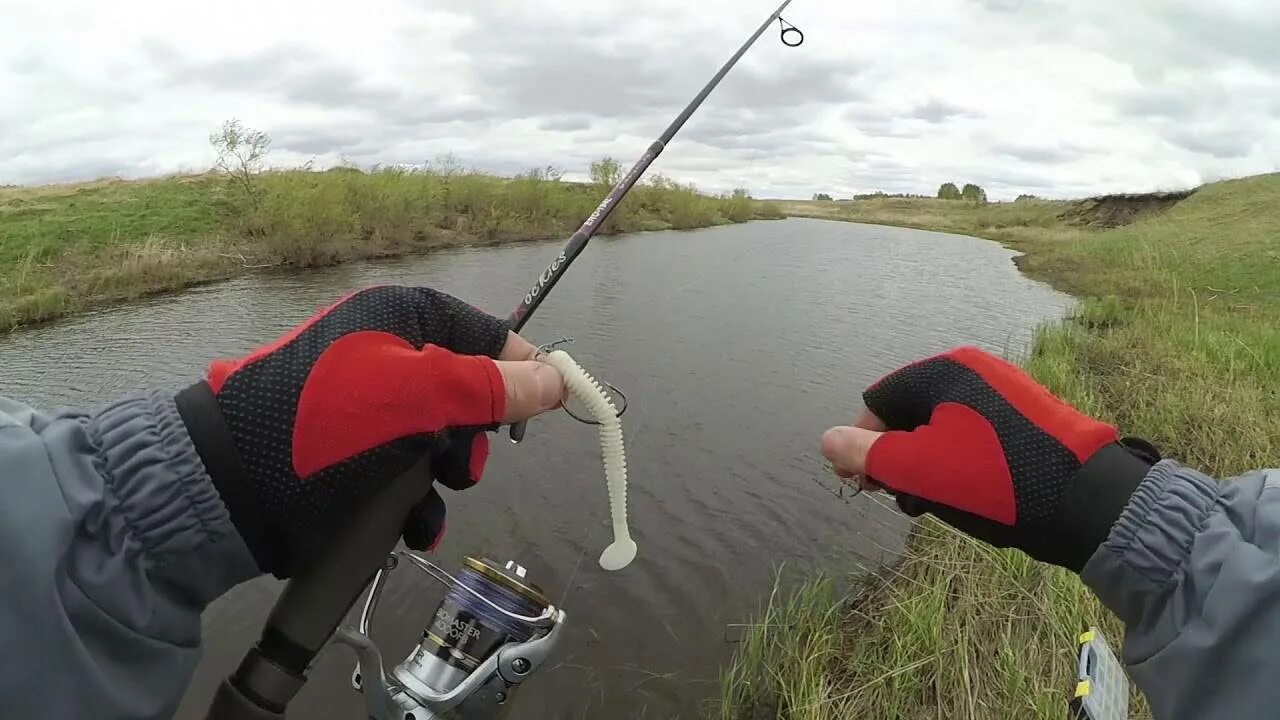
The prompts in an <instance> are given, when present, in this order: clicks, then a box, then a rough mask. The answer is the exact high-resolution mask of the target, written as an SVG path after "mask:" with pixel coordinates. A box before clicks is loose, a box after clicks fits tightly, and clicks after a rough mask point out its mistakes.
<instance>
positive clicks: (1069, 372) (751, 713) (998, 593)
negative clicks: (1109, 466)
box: [720, 175, 1280, 720]
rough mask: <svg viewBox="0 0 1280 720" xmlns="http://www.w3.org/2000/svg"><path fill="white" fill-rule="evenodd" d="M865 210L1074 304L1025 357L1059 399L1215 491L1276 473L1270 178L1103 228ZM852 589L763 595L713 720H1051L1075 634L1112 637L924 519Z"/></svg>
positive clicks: (1020, 559) (910, 204) (999, 214)
mask: <svg viewBox="0 0 1280 720" xmlns="http://www.w3.org/2000/svg"><path fill="white" fill-rule="evenodd" d="M875 202H878V203H881V204H880V205H879V206H877V207H874V208H867V209H864V210H859V211H854V210H849V209H847V208H844V209H841V210H840V212H841V213H842V214H844V215H845V216H846V217H843V218H841V219H851V218H850V217H849V216H857V217H866V216H868V215H870V216H874V218H875V221H876V222H883V223H887V224H895V225H907V226H915V227H926V228H930V229H940V230H951V231H959V232H965V233H968V234H974V235H981V236H985V237H991V238H993V239H997V240H1001V241H1003V242H1005V243H1007V244H1009V245H1010V246H1011V247H1014V248H1016V249H1018V250H1021V251H1023V252H1025V253H1026V255H1025V256H1024V257H1023V258H1020V261H1021V262H1020V265H1021V267H1022V268H1023V269H1024V271H1026V272H1027V273H1029V274H1030V275H1031V276H1032V277H1036V278H1040V279H1045V280H1048V281H1050V282H1052V283H1053V284H1054V285H1056V286H1057V287H1060V288H1062V289H1065V290H1068V291H1071V292H1073V293H1075V294H1077V295H1078V296H1079V297H1080V298H1081V302H1080V305H1079V307H1078V308H1077V311H1076V313H1075V315H1074V317H1072V318H1071V319H1069V320H1068V321H1066V322H1064V323H1062V324H1058V325H1054V326H1051V327H1045V328H1042V329H1040V331H1039V332H1038V333H1037V335H1036V339H1035V342H1034V343H1033V346H1032V348H1031V350H1030V352H1029V353H1027V355H1026V357H1023V358H1020V360H1021V362H1022V363H1023V364H1024V366H1025V367H1026V368H1027V370H1028V371H1029V372H1030V373H1031V374H1032V375H1033V376H1034V377H1036V378H1037V379H1038V380H1040V381H1041V382H1043V383H1044V384H1045V385H1046V386H1048V387H1049V388H1050V389H1051V390H1052V391H1053V392H1055V393H1056V394H1058V395H1059V396H1061V397H1063V398H1064V399H1066V400H1067V401H1069V402H1071V403H1073V404H1075V405H1076V406H1078V407H1080V408H1081V409H1083V410H1084V411H1086V412H1088V413H1091V414H1094V415H1096V416H1098V417H1101V418H1104V419H1106V420H1108V421H1110V422H1114V423H1116V424H1117V425H1118V426H1119V427H1120V429H1121V432H1123V433H1126V434H1133V435H1139V436H1142V437H1146V438H1148V439H1151V440H1153V441H1154V442H1156V443H1157V444H1158V445H1160V446H1161V447H1162V449H1163V450H1164V452H1165V454H1166V455H1167V456H1170V457H1174V458H1177V459H1179V460H1182V461H1183V462H1186V463H1188V464H1191V465H1193V466H1195V467H1197V468H1200V469H1202V470H1204V471H1206V472H1209V473H1213V474H1215V475H1217V476H1220V477H1222V476H1226V475H1229V474H1231V473H1238V472H1242V471H1245V470H1249V469H1252V468H1257V467H1265V466H1270V465H1274V464H1275V460H1276V457H1277V456H1278V455H1280V421H1278V418H1280V324H1277V323H1275V322H1274V318H1275V317H1280V262H1277V259H1278V257H1277V253H1278V252H1280V175H1266V176H1258V177H1251V178H1245V179H1241V180H1233V181H1227V182H1221V183H1214V184H1211V185H1206V186H1204V187H1203V188H1201V189H1199V190H1198V191H1197V192H1196V193H1195V194H1193V195H1192V196H1191V197H1189V198H1188V199H1186V200H1183V201H1182V202H1180V203H1178V204H1176V205H1175V206H1173V207H1172V208H1171V209H1169V210H1167V211H1165V212H1163V213H1159V214H1153V215H1149V216H1147V217H1145V218H1144V219H1141V220H1139V221H1137V222H1135V223H1133V224H1131V225H1128V226H1125V227H1121V228H1117V229H1114V230H1099V229H1096V228H1093V227H1090V226H1089V225H1088V224H1087V223H1085V224H1083V225H1066V224H1065V223H1066V219H1065V218H1064V214H1065V213H1066V211H1067V210H1069V209H1071V206H1070V205H1069V204H1063V203H1039V202H1032V203H1026V205H1027V207H1021V208H1019V207H1015V206H1016V205H1023V204H1024V203H1003V204H998V205H991V206H986V207H981V206H973V205H968V206H966V205H964V204H962V203H940V202H938V201H903V200H896V201H883V200H882V201H875ZM853 204H855V205H856V203H853ZM835 205H837V206H839V205H843V204H842V203H837V204H835ZM947 206H951V207H950V208H948V207H947ZM784 210H787V211H789V212H796V208H795V207H791V208H789V209H788V208H784ZM808 214H812V213H808ZM1066 217H1071V216H1070V215H1069V214H1066ZM1055 218H1056V220H1054V219H1055ZM1072 221H1073V222H1078V221H1079V218H1074V219H1073V220H1072ZM841 579H842V578H841ZM855 582H857V583H859V584H858V587H856V588H855V590H854V591H852V592H851V593H850V594H848V595H847V596H838V595H837V593H836V591H835V589H834V588H835V587H836V586H837V583H834V582H832V581H831V580H829V579H822V578H819V579H815V580H813V581H811V582H809V583H808V584H805V585H803V586H801V587H799V588H798V589H796V590H794V591H791V592H788V593H776V594H775V595H774V596H773V597H772V598H770V602H769V604H768V605H767V607H766V609H765V610H764V611H763V613H762V616H761V618H760V619H758V620H757V621H755V623H754V624H753V627H752V631H751V632H750V633H748V636H747V638H746V639H745V640H744V642H743V643H742V645H741V646H740V648H739V652H738V653H737V655H736V657H735V660H734V662H733V664H732V665H731V666H730V667H729V668H728V669H726V671H725V673H724V682H723V683H722V694H721V695H722V696H721V705H720V713H721V717H722V718H725V719H726V720H727V719H729V718H763V717H769V718H773V717H777V718H797V719H799V718H804V719H805V720H817V719H824V720H825V719H832V720H834V719H836V718H840V719H842V720H843V719H852V718H877V719H880V718H885V719H892V718H925V717H929V718H932V717H948V718H950V717H963V718H970V717H972V718H1005V717H1010V718H1013V717H1016V718H1044V719H1045V720H1051V719H1052V720H1059V719H1060V718H1062V717H1064V716H1065V702H1066V698H1067V695H1068V691H1069V689H1070V688H1071V687H1072V682H1071V675H1072V671H1073V669H1074V658H1073V645H1074V637H1075V635H1076V634H1077V633H1078V632H1079V631H1080V630H1081V629H1082V628H1084V627H1085V626H1087V625H1089V624H1101V625H1102V626H1103V627H1104V629H1106V630H1107V631H1108V635H1109V636H1110V637H1111V638H1112V640H1113V641H1114V642H1116V643H1118V642H1119V641H1120V639H1121V637H1122V632H1121V629H1120V628H1119V627H1117V625H1116V622H1115V620H1114V618H1112V617H1111V616H1110V615H1109V613H1107V612H1106V611H1105V610H1104V609H1103V608H1101V607H1100V606H1099V604H1098V603H1097V601H1096V600H1095V599H1094V598H1093V596H1092V595H1091V594H1090V593H1089V592H1088V590H1087V589H1086V588H1085V587H1084V586H1083V585H1082V584H1081V583H1080V582H1079V580H1078V579H1077V578H1076V577H1075V576H1073V575H1071V574H1069V573H1067V572H1065V571H1062V570H1059V569H1056V568H1051V567H1048V566H1041V565H1039V564H1036V563H1033V562H1031V561H1030V560H1028V559H1027V558H1026V557H1025V556H1023V555H1022V554H1020V553H1018V552H1015V551H1000V550H995V549H992V548H989V547H985V546H983V545H981V544H979V543H977V542H974V541H971V540H969V539H968V538H966V537H964V536H963V535H960V534H958V533H956V532H954V531H952V530H950V529H949V528H947V527H946V526H943V525H942V524H940V523H937V522H935V521H931V520H925V521H922V522H919V523H917V525H916V528H915V530H914V532H913V535H912V537H911V538H910V541H909V543H908V549H907V551H906V553H905V554H904V556H903V558H902V560H901V561H900V562H899V563H897V564H896V565H895V566H894V567H891V568H887V569H885V570H883V571H882V572H880V573H879V574H876V575H874V576H871V577H869V578H867V577H864V578H859V579H856V580H855ZM1135 699H1136V700H1137V701H1138V702H1136V703H1135V704H1134V705H1133V713H1132V714H1133V716H1134V717H1145V716H1146V708H1145V704H1144V703H1142V701H1141V698H1140V697H1138V698H1135Z"/></svg>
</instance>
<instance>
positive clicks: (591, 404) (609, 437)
mask: <svg viewBox="0 0 1280 720" xmlns="http://www.w3.org/2000/svg"><path fill="white" fill-rule="evenodd" d="M547 363H548V364H549V365H551V367H554V368H555V369H556V370H557V371H559V373H560V377H562V378H564V384H565V387H567V388H568V389H569V392H570V393H572V394H573V396H574V397H575V398H577V399H578V400H579V401H581V402H582V404H583V405H586V406H587V409H588V410H590V411H591V416H592V417H593V418H594V419H595V421H596V422H598V423H600V452H601V454H602V455H603V456H604V481H605V485H606V486H607V487H608V489H609V513H610V515H612V517H613V543H612V544H610V545H609V547H607V548H605V549H604V552H603V553H601V554H600V567H602V568H604V569H605V570H621V569H622V568H624V567H626V566H627V565H630V564H631V561H632V560H634V559H635V557H636V542H635V540H632V539H631V531H630V530H629V529H628V528H627V454H626V450H625V449H624V448H623V446H622V420H621V419H619V418H618V409H617V407H616V406H615V405H614V404H613V401H612V400H610V399H609V396H608V395H606V394H605V392H604V389H603V388H601V387H600V383H599V382H598V381H597V380H596V379H595V378H593V377H591V375H589V374H588V373H587V371H586V370H583V369H582V366H581V365H579V364H578V363H576V362H574V360H573V358H571V357H569V353H567V352H565V351H563V350H553V351H551V353H550V354H549V355H547Z"/></svg>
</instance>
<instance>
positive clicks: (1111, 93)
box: [0, 0, 1280, 198]
mask: <svg viewBox="0 0 1280 720" xmlns="http://www.w3.org/2000/svg"><path fill="white" fill-rule="evenodd" d="M774 3H775V0H697V2H692V1H691V0H626V1H623V0H591V1H588V0H344V1H343V2H329V1H328V0H326V1H324V2H316V1H311V2H302V1H301V0H297V1H293V2H283V1H281V0H249V1H244V2H242V1H240V0H220V1H219V2H213V3H185V2H173V1H172V0H145V1H144V0H120V1H119V2H111V3H108V2H101V0H92V1H86V0H52V1H50V2H44V3H37V2H30V0H0V18H2V19H3V20H2V21H0V184H6V183H16V184H25V183H42V182H55V181H59V182H60V181H71V180H79V179H91V178H94V177H100V176H105V175H121V176H126V177H134V176H144V175H154V174H160V173H167V172H173V171H186V170H198V169H203V168H205V167H207V166H208V165H209V164H210V162H211V161H212V158H213V155H212V152H211V150H210V149H209V146H208V142H207V136H208V134H209V132H210V131H211V130H213V129H215V128H216V127H217V126H218V125H219V124H220V123H221V122H222V121H223V120H224V119H227V118H231V117H237V118H240V119H241V120H242V121H243V122H244V123H245V124H247V125H249V126H251V127H254V128H258V129H262V130H265V131H266V132H267V133H268V134H269V135H270V136H271V137H272V139H273V150H272V154H271V161H272V162H273V163H274V164H279V165H289V164H298V163H303V162H306V161H309V160H310V161H313V162H314V163H315V164H316V165H317V166H325V165H330V164H334V163H337V162H339V161H340V160H342V159H344V158H345V159H346V160H348V161H350V162H355V163H357V164H360V165H363V166H367V165H372V164H374V163H421V162H424V161H429V160H432V159H435V158H439V157H440V156H442V155H445V154H452V155H453V156H454V157H455V158H456V159H457V160H458V161H459V162H461V163H463V164H466V165H469V166H474V167H478V168H481V169H485V170H490V171H494V172H499V173H512V172H518V171H520V170H522V169H526V168H530V167H535V166H545V165H554V166H557V167H560V168H563V169H565V170H566V171H568V176H569V177H571V178H572V177H576V176H581V175H582V174H583V173H584V172H585V170H586V167H587V164H588V163H589V162H590V161H591V160H592V159H594V158H597V157H600V156H602V155H606V154H611V155H613V156H615V157H618V158H619V159H621V160H622V161H623V162H624V163H626V164H629V163H630V162H631V161H632V160H633V159H634V158H635V157H636V156H638V155H639V154H640V153H641V152H642V151H643V149H644V148H645V146H646V145H647V144H648V143H649V142H650V141H651V140H652V139H653V138H654V137H656V136H657V134H658V133H659V132H661V130H662V129H663V128H664V127H665V126H666V124H667V123H668V122H669V121H670V119H671V118H672V117H673V116H674V115H675V113H676V112H678V111H679V110H680V108H681V107H682V106H683V105H684V104H685V103H686V102H688V100H689V99H690V98H691V97H692V96H693V95H694V93H696V92H697V90H698V89H699V88H700V87H701V85H702V84H703V83H704V82H706V80H707V79H708V78H709V77H710V76H711V74H712V73H714V71H715V70H716V68H717V67H718V66H719V65H720V63H721V62H723V60H724V59H725V58H727V57H728V55H729V54H730V53H732V51H733V50H734V49H735V48H736V47H737V45H738V44H739V43H740V42H741V41H742V40H744V39H745V38H746V36H747V35H748V34H749V33H750V32H751V31H752V30H753V29H754V28H755V27H756V25H758V24H759V22H760V21H761V20H762V19H763V18H764V17H765V16H767V15H768V13H769V12H770V11H771V10H772V9H773V7H774ZM785 17H786V18H787V19H788V20H790V21H791V22H792V23H794V24H795V25H797V26H799V27H800V28H801V29H802V30H804V31H805V33H806V41H805V43H804V45H802V46H801V47H799V48H794V49H791V48H786V47H783V46H782V45H781V44H780V43H779V42H778V39H777V32H776V31H771V32H769V33H768V34H767V35H765V36H764V37H763V38H761V40H760V42H759V43H757V45H756V46H755V47H754V48H753V49H752V50H751V51H750V53H749V54H748V55H747V57H746V58H745V59H744V60H743V61H742V62H741V63H740V64H739V66H738V67H737V68H736V69H735V70H734V71H733V72H732V73H731V74H730V75H729V76H728V78H727V79H726V80H725V81H724V83H723V84H722V85H721V86H720V88H719V89H718V90H717V91H716V92H715V93H713V94H712V96H711V98H710V99H709V100H708V101H707V103H706V104H705V105H704V106H703V107H702V109H701V110H699V111H698V113H697V114H695V115H694V117H693V119H692V120H690V121H689V123H688V124H687V125H686V126H685V129H684V130H683V131H682V132H681V134H680V135H678V136H677V138H676V140H675V142H673V143H672V145H671V146H670V147H669V149H668V150H667V153H666V155H664V156H663V157H662V158H661V159H660V160H659V161H658V163H657V164H656V165H655V167H654V170H651V172H654V171H658V172H662V173H664V174H666V175H669V176H672V177H674V178H677V179H680V180H684V181H691V182H695V183H697V184H698V185H699V186H700V187H702V188H704V189H707V190H723V189H729V188H732V187H735V186H745V187H748V188H750V189H751V191H752V193H753V194H755V195H756V196H772V197H808V196H810V195H811V194H812V193H813V192H816V191H827V192H832V193H836V194H839V195H847V194H850V193H854V192H869V191H873V190H885V191H889V192H927V193H932V192H933V191H934V190H935V189H936V188H937V186H938V184H939V183H940V182H943V181H945V180H955V181H957V182H968V181H972V182H977V183H978V184H980V185H983V186H984V187H986V188H987V189H988V192H989V194H990V195H991V196H992V197H993V198H1009V197H1012V196H1015V195H1017V194H1018V193H1022V192H1029V193H1034V194H1038V195H1046V196H1079V195H1084V194H1091V193H1098V192H1110V191H1142V190H1154V189H1164V188H1178V187H1186V186H1190V185H1194V184H1198V183H1200V182H1204V181H1209V180H1213V179H1217V178H1222V177H1232V176H1238V175H1246V174H1253V173H1259V172H1268V171H1273V170H1276V169H1277V168H1278V167H1280V50H1278V49H1277V43H1278V42H1280V41H1278V40H1277V39H1278V38H1280V2H1276V1H1275V0H1215V2H1212V3H1209V2H1204V0H1064V1H1061V2H1059V1H1057V0H894V1H893V2H847V1H837V0H795V1H794V2H793V4H792V6H791V8H790V9H788V11H787V12H786V13H785Z"/></svg>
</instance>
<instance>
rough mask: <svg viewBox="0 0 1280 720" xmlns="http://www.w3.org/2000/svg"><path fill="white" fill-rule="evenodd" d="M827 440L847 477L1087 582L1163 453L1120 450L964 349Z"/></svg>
mask: <svg viewBox="0 0 1280 720" xmlns="http://www.w3.org/2000/svg"><path fill="white" fill-rule="evenodd" d="M863 400H864V402H865V403H866V408H867V409H866V410H864V411H863V413H862V414H861V415H860V416H859V418H858V420H857V422H856V423H855V424H854V425H853V426H845V427H835V428H832V429H830V430H828V431H827V432H826V433H825V434H824V435H823V437H822V453H823V455H825V456H826V457H827V458H828V459H829V460H831V462H832V464H833V465H834V467H835V471H836V474H837V475H840V476H842V477H846V478H855V477H856V478H859V482H860V483H862V484H863V486H864V487H871V488H880V487H883V488H885V489H887V490H889V491H890V492H892V493H894V495H895V496H896V499H897V503H898V506H899V507H900V508H901V509H902V510H903V511H904V512H906V513H908V514H910V515H913V516H918V515H920V514H922V513H924V512H930V513H933V514H934V515H935V516H937V517H938V518H939V519H941V520H943V521H945V522H947V523H949V524H950V525H952V526H954V527H956V528H958V529H960V530H962V531H964V532H967V533H968V534H970V535H972V536H974V537H976V538H978V539H980V540H984V541H986V542H988V543H991V544H993V545H996V546H998V547H1017V548H1021V549H1022V550H1024V551H1026V552H1027V553H1028V554H1029V555H1031V556H1032V557H1035V558H1037V559H1039V560H1043V561H1045V562H1050V563H1053V564H1056V565H1061V566H1063V567H1066V568H1069V569H1071V570H1074V571H1076V572H1079V570H1080V569H1081V568H1082V567H1083V566H1084V563H1085V562H1086V561H1087V560H1088V559H1089V557H1090V556H1091V555H1092V554H1093V552H1094V550H1096V549H1097V547H1098V545H1100V544H1101V543H1102V542H1103V541H1104V540H1105V539H1106V536H1107V533H1108V532H1109V531H1110V529H1111V526H1112V525H1113V524H1114V523H1115V521H1116V519H1117V518H1119V516H1120V512H1121V510H1123V509H1124V504H1125V502H1127V501H1128V498H1129V496H1130V495H1131V494H1132V493H1133V491H1134V489H1135V488H1136V487H1137V486H1138V484H1139V483H1140V482H1141V481H1142V479H1143V478H1144V477H1145V476H1146V473H1147V471H1148V470H1149V469H1150V466H1151V465H1152V464H1153V463H1154V462H1156V461H1157V460H1159V454H1158V453H1157V452H1156V450H1155V448H1154V447H1152V446H1151V445H1150V444H1149V443H1146V442H1144V441H1141V440H1136V439H1128V438H1126V439H1125V440H1123V441H1122V440H1120V438H1119V437H1118V435H1117V433H1116V430H1115V428H1114V427H1112V426H1110V425H1107V424H1104V423H1101V422H1098V421H1096V420H1093V419H1091V418H1089V417H1087V416H1085V415H1083V414H1081V413H1080V412H1079V411H1077V410H1076V409H1075V408H1073V407H1071V406H1070V405H1068V404H1066V403H1065V402H1063V401H1061V400H1059V399H1058V398H1056V397H1054V396H1053V395H1052V394H1050V393H1049V391H1048V390H1046V389H1045V388H1043V387H1041V386H1040V385H1039V384H1037V383H1036V382H1035V381H1034V380H1032V379H1031V378H1030V377H1028V376H1027V375H1026V373H1024V372H1022V370H1020V369H1019V368H1017V367H1016V366H1014V365H1012V364H1010V363H1008V362H1006V361H1004V360H1001V359H999V358H997V357H994V356H992V355H989V354H987V353H985V352H983V351H981V350H978V349H976V348H959V349H956V350H952V351H950V352H947V353H945V354H943V355H939V356H935V357H932V358H928V359H926V360H922V361H920V362H917V363H914V364H911V365H908V366H906V367H904V368H901V369H899V370H896V371H895V372H893V373H890V374H889V375H888V376H886V377H884V378H882V379H881V380H879V381H878V382H876V383H875V384H873V385H871V386H870V387H869V388H867V389H866V391H865V392H864V393H863Z"/></svg>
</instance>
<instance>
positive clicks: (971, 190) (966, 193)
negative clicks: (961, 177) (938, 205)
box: [938, 182, 987, 203]
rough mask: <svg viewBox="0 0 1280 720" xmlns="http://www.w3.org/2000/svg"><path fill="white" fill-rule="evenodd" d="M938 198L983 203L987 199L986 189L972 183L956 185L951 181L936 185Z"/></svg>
mask: <svg viewBox="0 0 1280 720" xmlns="http://www.w3.org/2000/svg"><path fill="white" fill-rule="evenodd" d="M938 199H939V200H971V201H973V202H978V203H985V202H986V201H987V191H986V190H983V189H982V188H981V187H980V186H978V185H974V184H973V183H965V184H964V187H963V188H959V187H956V184H955V183H953V182H945V183H942V185H939V186H938Z"/></svg>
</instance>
